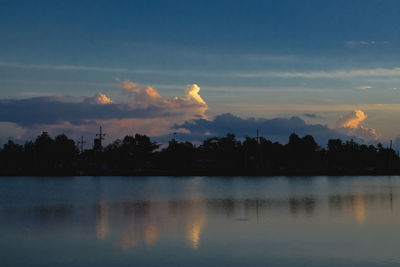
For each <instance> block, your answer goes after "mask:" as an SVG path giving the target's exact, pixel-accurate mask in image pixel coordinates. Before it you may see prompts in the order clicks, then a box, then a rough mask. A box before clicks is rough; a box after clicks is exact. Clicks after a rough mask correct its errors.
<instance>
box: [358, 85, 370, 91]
mask: <svg viewBox="0 0 400 267" xmlns="http://www.w3.org/2000/svg"><path fill="white" fill-rule="evenodd" d="M371 88H372V86H370V85H365V86H359V87H358V89H360V90H366V89H371Z"/></svg>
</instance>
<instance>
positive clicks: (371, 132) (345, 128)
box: [336, 110, 380, 140]
mask: <svg viewBox="0 0 400 267" xmlns="http://www.w3.org/2000/svg"><path fill="white" fill-rule="evenodd" d="M367 117H368V116H367V114H365V113H364V111H362V110H355V111H352V112H351V113H349V114H347V115H345V116H342V117H341V118H339V120H338V121H337V123H336V127H337V128H338V129H339V130H340V131H342V132H345V133H347V134H348V135H355V136H357V137H360V138H362V139H364V140H377V139H378V138H379V137H380V135H379V134H378V133H377V132H376V130H375V129H373V128H367V127H365V126H364V125H362V123H363V122H364V121H365V120H366V119H367Z"/></svg>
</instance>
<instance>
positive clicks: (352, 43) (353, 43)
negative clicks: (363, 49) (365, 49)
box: [346, 41, 376, 46]
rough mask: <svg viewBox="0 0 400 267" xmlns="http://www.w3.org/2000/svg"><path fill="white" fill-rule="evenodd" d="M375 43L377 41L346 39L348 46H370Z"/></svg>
mask: <svg viewBox="0 0 400 267" xmlns="http://www.w3.org/2000/svg"><path fill="white" fill-rule="evenodd" d="M375 44H376V42H375V41H346V45H348V46H368V45H375Z"/></svg>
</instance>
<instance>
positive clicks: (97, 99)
mask: <svg viewBox="0 0 400 267" xmlns="http://www.w3.org/2000/svg"><path fill="white" fill-rule="evenodd" d="M84 102H85V103H87V104H110V103H112V100H111V99H110V98H108V97H107V96H106V95H105V94H96V95H94V96H92V97H87V98H85V100H84Z"/></svg>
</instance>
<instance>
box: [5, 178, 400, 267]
mask: <svg viewBox="0 0 400 267" xmlns="http://www.w3.org/2000/svg"><path fill="white" fill-rule="evenodd" d="M399 194H400V177H393V176H392V177H387V176H382V177H354V176H351V177H350V176H349V177H291V178H287V177H269V178H246V177H228V178H219V177H178V178H177V177H62V178H60V177H47V178H42V177H2V178H0V266H13V267H18V266H168V265H169V266H243V265H247V266H338V265H341V266H398V265H399V264H400V253H399V252H400V198H399V196H400V195H399Z"/></svg>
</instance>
